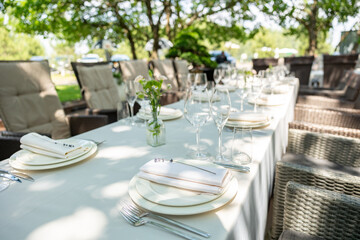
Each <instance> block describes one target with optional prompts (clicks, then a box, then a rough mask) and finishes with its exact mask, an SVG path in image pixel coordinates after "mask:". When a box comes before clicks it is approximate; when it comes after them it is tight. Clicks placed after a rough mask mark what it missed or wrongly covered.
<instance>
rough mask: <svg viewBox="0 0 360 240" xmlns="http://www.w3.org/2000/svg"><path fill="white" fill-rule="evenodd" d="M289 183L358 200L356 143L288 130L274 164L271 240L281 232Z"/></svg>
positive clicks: (359, 164) (358, 154) (359, 179)
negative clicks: (285, 143) (281, 153)
mask: <svg viewBox="0 0 360 240" xmlns="http://www.w3.org/2000/svg"><path fill="white" fill-rule="evenodd" d="M289 181H294V182H297V183H300V184H304V185H307V186H315V187H318V188H321V189H326V190H330V191H335V192H338V193H343V194H346V195H352V196H357V197H360V139H355V138H347V137H342V136H335V135H331V134H324V133H313V132H308V131H303V130H297V129H289V138H288V147H287V152H286V154H285V155H284V156H283V158H282V160H281V161H279V162H277V164H276V173H275V185H274V200H273V209H272V210H273V214H272V216H273V218H272V227H271V238H272V239H277V238H278V237H279V236H280V234H281V233H282V232H283V226H284V225H283V223H284V204H285V193H286V185H287V184H288V182H289Z"/></svg>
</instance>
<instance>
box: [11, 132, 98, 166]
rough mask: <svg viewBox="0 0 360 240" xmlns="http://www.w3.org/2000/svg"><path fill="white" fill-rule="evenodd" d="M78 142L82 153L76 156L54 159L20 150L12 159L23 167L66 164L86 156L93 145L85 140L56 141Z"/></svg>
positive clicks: (62, 140) (65, 140)
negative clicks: (80, 144) (80, 143)
mask: <svg viewBox="0 0 360 240" xmlns="http://www.w3.org/2000/svg"><path fill="white" fill-rule="evenodd" d="M80 141H82V142H83V144H82V149H83V151H81V152H79V153H78V154H76V155H74V156H71V157H69V158H56V157H51V156H46V155H42V154H37V153H34V152H31V151H28V150H24V149H23V150H20V151H18V152H16V153H14V155H15V156H12V157H11V158H12V159H16V161H18V162H19V163H21V164H25V165H34V166H38V165H48V164H56V163H61V162H66V161H69V160H72V159H75V158H79V157H81V156H82V155H84V154H86V153H87V152H89V151H90V150H91V148H92V147H93V145H94V144H93V143H92V142H90V141H87V140H81V139H80V140H79V139H71V138H70V139H61V140H58V142H66V143H68V144H78V143H79V142H80Z"/></svg>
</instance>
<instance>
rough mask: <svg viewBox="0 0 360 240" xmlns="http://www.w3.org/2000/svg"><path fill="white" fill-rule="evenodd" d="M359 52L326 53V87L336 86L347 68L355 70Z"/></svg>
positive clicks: (324, 83) (324, 59)
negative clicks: (335, 54) (332, 54)
mask: <svg viewBox="0 0 360 240" xmlns="http://www.w3.org/2000/svg"><path fill="white" fill-rule="evenodd" d="M357 59H358V54H351V55H337V56H331V55H327V54H324V55H323V62H324V79H323V86H324V87H333V88H334V87H336V86H337V85H338V84H339V81H340V79H341V76H342V75H343V72H344V71H345V70H354V68H355V65H356V61H357Z"/></svg>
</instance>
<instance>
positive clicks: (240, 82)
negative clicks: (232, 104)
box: [236, 76, 249, 112]
mask: <svg viewBox="0 0 360 240" xmlns="http://www.w3.org/2000/svg"><path fill="white" fill-rule="evenodd" d="M236 82H237V88H238V89H237V91H236V94H237V95H238V96H239V97H240V100H241V102H240V104H241V105H240V112H243V111H244V100H245V98H246V97H247V95H248V93H249V90H248V88H247V86H246V82H245V76H239V77H238V78H237V81H236Z"/></svg>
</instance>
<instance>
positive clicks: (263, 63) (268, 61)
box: [252, 58, 279, 73]
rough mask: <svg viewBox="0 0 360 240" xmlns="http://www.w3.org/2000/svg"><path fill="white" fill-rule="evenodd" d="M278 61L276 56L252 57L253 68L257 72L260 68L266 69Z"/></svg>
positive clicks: (275, 64)
mask: <svg viewBox="0 0 360 240" xmlns="http://www.w3.org/2000/svg"><path fill="white" fill-rule="evenodd" d="M278 61H279V60H278V59H277V58H253V59H252V63H253V69H254V70H255V71H256V72H257V73H258V72H259V71H260V70H266V69H268V68H269V67H270V66H272V67H274V66H277V65H278V64H279V63H278Z"/></svg>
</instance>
